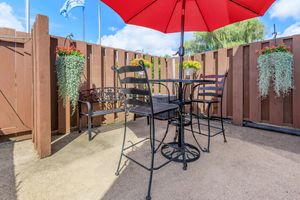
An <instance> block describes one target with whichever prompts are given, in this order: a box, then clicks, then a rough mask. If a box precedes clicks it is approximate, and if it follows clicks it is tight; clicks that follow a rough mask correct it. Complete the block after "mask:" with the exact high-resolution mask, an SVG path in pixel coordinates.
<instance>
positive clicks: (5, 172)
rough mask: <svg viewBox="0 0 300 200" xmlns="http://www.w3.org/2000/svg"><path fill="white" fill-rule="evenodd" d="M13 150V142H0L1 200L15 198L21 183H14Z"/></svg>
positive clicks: (15, 175) (14, 199) (15, 176)
mask: <svg viewBox="0 0 300 200" xmlns="http://www.w3.org/2000/svg"><path fill="white" fill-rule="evenodd" d="M13 152H14V142H2V143H0V199H3V200H16V199H17V191H18V188H19V187H20V184H21V183H16V178H17V176H18V174H15V167H14V155H13Z"/></svg>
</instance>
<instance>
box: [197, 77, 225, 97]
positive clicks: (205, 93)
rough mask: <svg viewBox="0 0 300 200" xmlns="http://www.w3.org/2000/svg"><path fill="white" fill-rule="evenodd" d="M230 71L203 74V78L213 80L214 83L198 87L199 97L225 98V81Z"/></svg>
mask: <svg viewBox="0 0 300 200" xmlns="http://www.w3.org/2000/svg"><path fill="white" fill-rule="evenodd" d="M227 75H228V73H227V72H226V73H225V74H222V75H201V76H200V78H201V79H203V80H212V81H214V83H207V84H204V85H201V86H199V87H198V97H212V98H217V99H222V98H223V93H224V87H225V82H226V78H227Z"/></svg>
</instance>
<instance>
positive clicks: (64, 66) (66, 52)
mask: <svg viewBox="0 0 300 200" xmlns="http://www.w3.org/2000/svg"><path fill="white" fill-rule="evenodd" d="M56 53H57V55H58V57H57V59H56V75H57V84H58V95H59V96H60V97H61V98H62V100H63V104H64V106H65V105H66V102H67V101H69V100H70V102H71V105H72V114H74V112H75V110H76V106H77V102H78V98H79V89H80V85H81V76H82V74H83V69H84V63H85V57H84V55H83V54H82V53H81V52H80V51H79V50H77V49H76V48H75V47H74V46H73V45H71V46H70V47H57V49H56Z"/></svg>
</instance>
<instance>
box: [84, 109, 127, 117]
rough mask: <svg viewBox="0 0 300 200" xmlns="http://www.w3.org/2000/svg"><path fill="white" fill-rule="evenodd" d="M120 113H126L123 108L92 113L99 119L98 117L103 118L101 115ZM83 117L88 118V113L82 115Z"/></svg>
mask: <svg viewBox="0 0 300 200" xmlns="http://www.w3.org/2000/svg"><path fill="white" fill-rule="evenodd" d="M119 112H124V109H123V108H116V109H110V110H98V111H95V112H93V113H92V115H91V116H92V117H97V116H101V115H107V114H111V113H119ZM81 114H82V115H85V116H88V115H89V114H88V113H83V112H82V113H81Z"/></svg>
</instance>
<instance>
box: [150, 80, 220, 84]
mask: <svg viewBox="0 0 300 200" xmlns="http://www.w3.org/2000/svg"><path fill="white" fill-rule="evenodd" d="M149 82H150V83H151V82H152V83H208V84H209V83H210V84H213V83H215V81H213V80H203V79H151V80H149Z"/></svg>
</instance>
